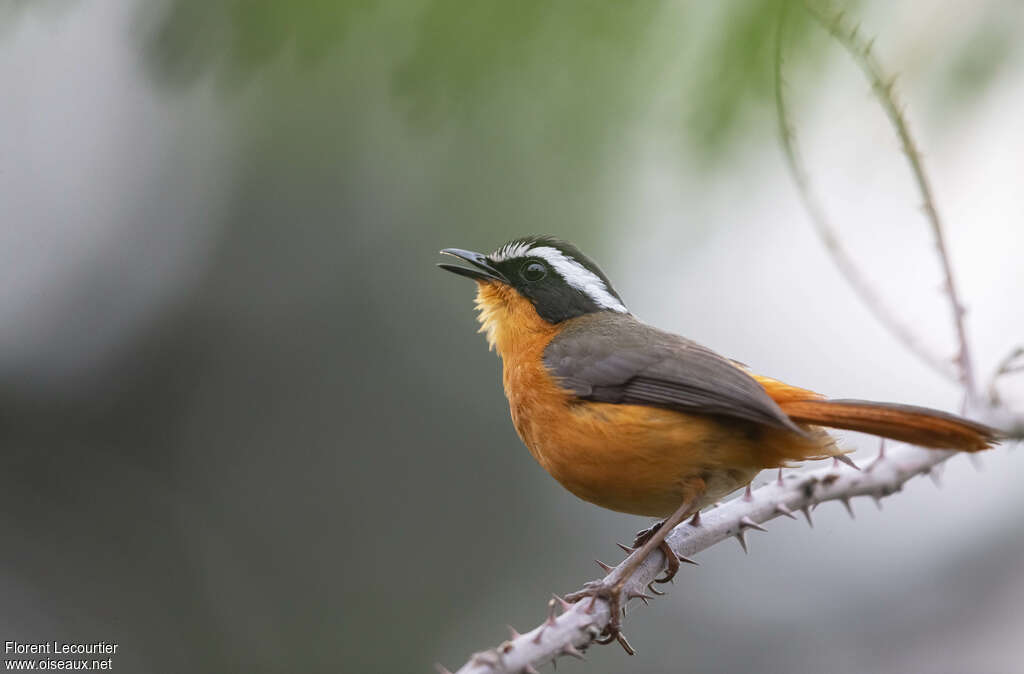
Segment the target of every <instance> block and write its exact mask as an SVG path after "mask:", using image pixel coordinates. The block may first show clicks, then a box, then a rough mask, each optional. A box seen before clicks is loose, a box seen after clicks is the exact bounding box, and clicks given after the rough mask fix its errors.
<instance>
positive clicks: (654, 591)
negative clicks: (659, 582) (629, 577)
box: [647, 580, 668, 597]
mask: <svg viewBox="0 0 1024 674" xmlns="http://www.w3.org/2000/svg"><path fill="white" fill-rule="evenodd" d="M647 589H648V590H650V591H651V594H653V595H655V596H658V597H664V596H665V595H666V594H668V593H667V592H662V591H661V590H659V589H658V588H656V587H654V581H653V580H652V581H651V582H649V583H647Z"/></svg>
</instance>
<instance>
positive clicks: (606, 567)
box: [594, 559, 613, 573]
mask: <svg viewBox="0 0 1024 674" xmlns="http://www.w3.org/2000/svg"><path fill="white" fill-rule="evenodd" d="M594 563H595V564H597V565H598V566H600V567H601V568H602V569H604V572H605V573H608V572H609V571H611V570H612V568H613V567H611V566H608V565H607V564H605V563H604V562H602V561H601V560H600V559H595V560H594Z"/></svg>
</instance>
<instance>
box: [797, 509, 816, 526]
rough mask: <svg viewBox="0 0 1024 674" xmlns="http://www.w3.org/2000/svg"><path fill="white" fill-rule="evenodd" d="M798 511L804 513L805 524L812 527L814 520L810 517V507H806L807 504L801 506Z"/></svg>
mask: <svg viewBox="0 0 1024 674" xmlns="http://www.w3.org/2000/svg"><path fill="white" fill-rule="evenodd" d="M800 512H802V513H803V514H804V517H806V518H807V526H809V527H810V528H812V529H813V528H814V520H812V519H811V509H810V508H808V507H807V506H804V507H803V508H800Z"/></svg>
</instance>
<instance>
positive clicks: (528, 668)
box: [522, 663, 540, 674]
mask: <svg viewBox="0 0 1024 674" xmlns="http://www.w3.org/2000/svg"><path fill="white" fill-rule="evenodd" d="M522 672H523V674H540V672H538V671H537V670H536V669H534V667H533V665H531V664H530V663H526V664H525V665H523V669H522Z"/></svg>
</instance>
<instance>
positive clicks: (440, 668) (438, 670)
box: [434, 662, 452, 674]
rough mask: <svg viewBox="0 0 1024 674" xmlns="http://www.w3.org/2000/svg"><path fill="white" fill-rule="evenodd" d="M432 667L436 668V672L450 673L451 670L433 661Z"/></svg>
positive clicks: (440, 673) (441, 673)
mask: <svg viewBox="0 0 1024 674" xmlns="http://www.w3.org/2000/svg"><path fill="white" fill-rule="evenodd" d="M434 669H436V670H437V674H452V671H451V670H450V669H448V668H447V667H445V666H444V665H442V664H441V663H440V662H435V663H434Z"/></svg>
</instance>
